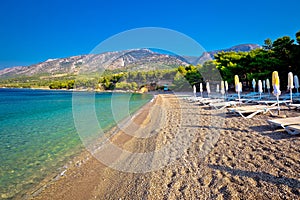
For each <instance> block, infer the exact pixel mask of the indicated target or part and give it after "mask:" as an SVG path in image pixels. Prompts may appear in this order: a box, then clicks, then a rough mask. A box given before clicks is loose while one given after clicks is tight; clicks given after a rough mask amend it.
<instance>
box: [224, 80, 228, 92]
mask: <svg viewBox="0 0 300 200" xmlns="http://www.w3.org/2000/svg"><path fill="white" fill-rule="evenodd" d="M225 91H226V92H228V82H227V81H225Z"/></svg>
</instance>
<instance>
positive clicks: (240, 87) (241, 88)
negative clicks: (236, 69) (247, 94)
mask: <svg viewBox="0 0 300 200" xmlns="http://www.w3.org/2000/svg"><path fill="white" fill-rule="evenodd" d="M239 89H240V92H243V84H242V82H240V83H239Z"/></svg>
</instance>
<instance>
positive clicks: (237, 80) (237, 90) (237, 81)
mask: <svg viewBox="0 0 300 200" xmlns="http://www.w3.org/2000/svg"><path fill="white" fill-rule="evenodd" d="M239 83H240V81H239V76H238V75H235V76H234V85H235V91H236V92H239Z"/></svg>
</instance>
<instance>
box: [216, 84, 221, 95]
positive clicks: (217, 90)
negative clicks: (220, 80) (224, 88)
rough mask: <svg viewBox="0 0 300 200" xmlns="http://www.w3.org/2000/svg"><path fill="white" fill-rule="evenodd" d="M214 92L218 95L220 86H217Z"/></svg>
mask: <svg viewBox="0 0 300 200" xmlns="http://www.w3.org/2000/svg"><path fill="white" fill-rule="evenodd" d="M216 92H217V93H219V92H220V86H219V84H217V89H216Z"/></svg>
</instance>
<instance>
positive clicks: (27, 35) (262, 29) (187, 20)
mask: <svg viewBox="0 0 300 200" xmlns="http://www.w3.org/2000/svg"><path fill="white" fill-rule="evenodd" d="M299 8H300V1H299V0H284V1H281V0H251V1H241V0H213V1H210V0H205V1H202V0H172V1H164V0H151V1H143V0H138V1H136V0H127V1H125V0H118V1H117V0H84V1H83V0H3V1H1V2H0V69H1V68H4V67H10V66H16V65H30V64H34V63H38V62H42V61H45V60H47V59H49V58H62V57H68V56H73V55H80V54H88V53H89V52H90V51H91V50H92V49H93V48H94V47H95V46H97V45H98V44H99V43H100V42H102V41H103V40H105V39H107V38H109V37H111V36H113V35H115V34H118V33H120V32H123V31H126V30H129V29H134V28H140V27H162V28H168V29H173V30H175V31H179V32H181V33H183V34H186V35H187V36H189V37H191V38H193V39H194V40H196V41H197V42H198V43H199V44H201V45H202V46H203V47H204V48H205V49H206V50H207V51H209V50H215V49H222V48H228V47H231V46H234V45H237V44H244V43H255V44H260V45H262V44H263V42H264V40H265V39H266V38H271V39H272V40H274V39H276V38H278V37H282V36H285V35H287V36H290V37H292V38H293V39H294V38H295V33H296V32H297V31H299V30H300V15H299Z"/></svg>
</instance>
